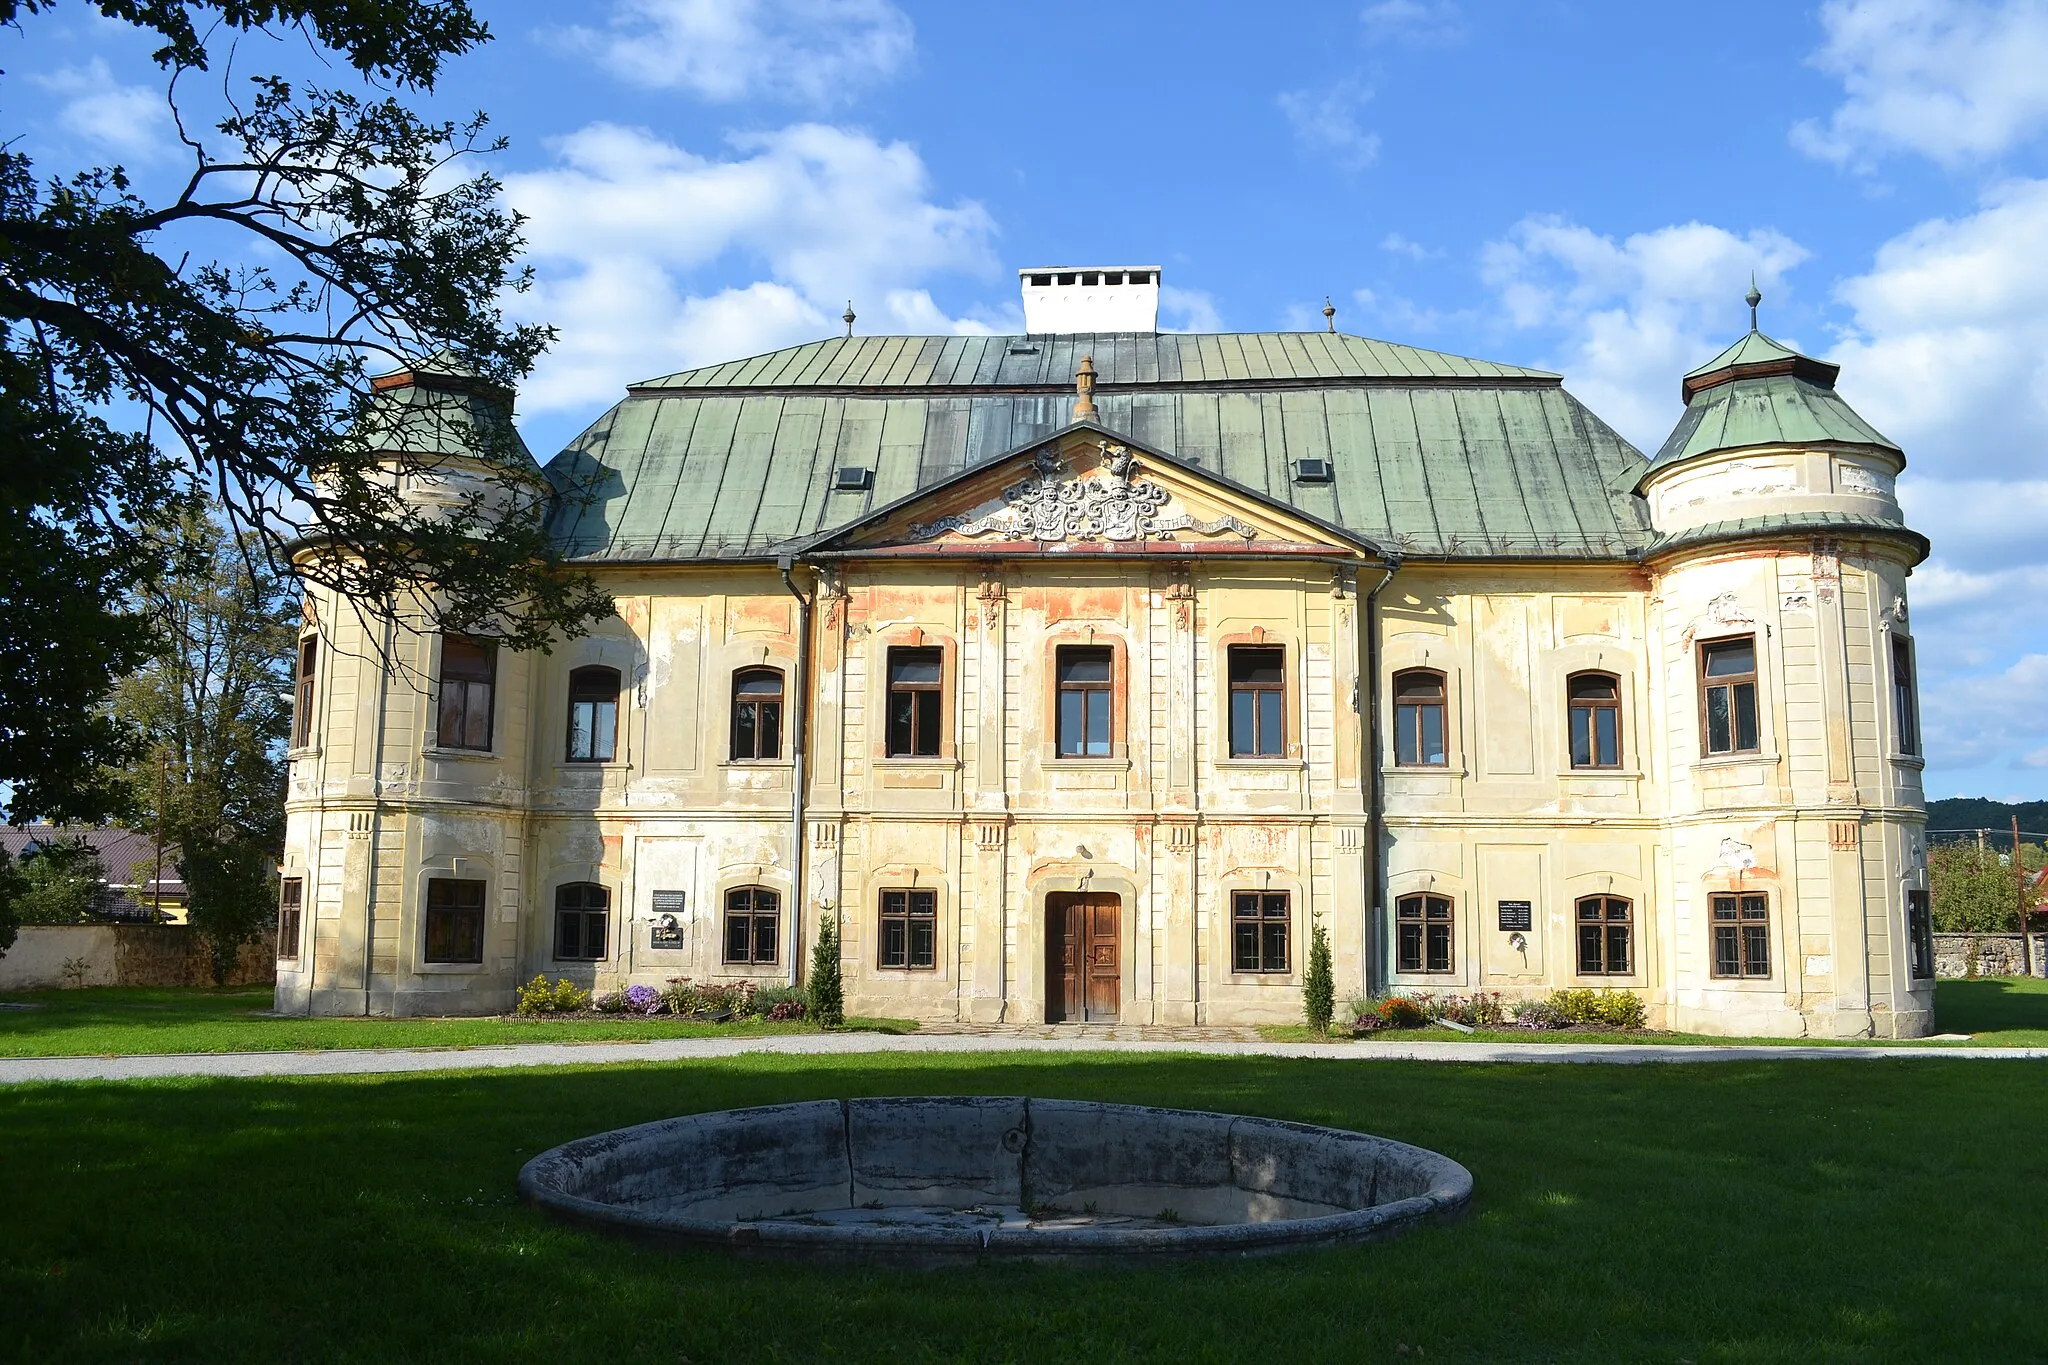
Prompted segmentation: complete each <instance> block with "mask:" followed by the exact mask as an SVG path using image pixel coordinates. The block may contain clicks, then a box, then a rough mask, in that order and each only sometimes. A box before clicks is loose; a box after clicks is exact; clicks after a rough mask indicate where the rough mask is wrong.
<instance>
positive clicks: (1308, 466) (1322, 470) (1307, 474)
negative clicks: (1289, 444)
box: [1294, 455, 1337, 483]
mask: <svg viewBox="0 0 2048 1365" xmlns="http://www.w3.org/2000/svg"><path fill="white" fill-rule="evenodd" d="M1336 474H1337V470H1336V466H1334V465H1332V464H1331V463H1330V462H1329V461H1328V460H1325V459H1321V458H1319V457H1317V456H1313V455H1311V456H1308V457H1306V458H1304V459H1299V460H1296V461H1295V462H1294V481H1295V482H1296V483H1328V482H1329V481H1330V480H1331V479H1333V478H1335V477H1336Z"/></svg>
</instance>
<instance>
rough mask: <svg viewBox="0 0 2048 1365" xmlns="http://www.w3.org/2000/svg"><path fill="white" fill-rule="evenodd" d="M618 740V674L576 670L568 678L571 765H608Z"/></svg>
mask: <svg viewBox="0 0 2048 1365" xmlns="http://www.w3.org/2000/svg"><path fill="white" fill-rule="evenodd" d="M618 736H619V671H618V670H617V669H616V668H595V667H593V668H579V669H576V670H575V671H574V672H572V673H570V674H569V752H568V759H569V761H570V762H571V763H609V762H611V761H612V753H613V750H614V748H615V747H616V746H617V743H618Z"/></svg>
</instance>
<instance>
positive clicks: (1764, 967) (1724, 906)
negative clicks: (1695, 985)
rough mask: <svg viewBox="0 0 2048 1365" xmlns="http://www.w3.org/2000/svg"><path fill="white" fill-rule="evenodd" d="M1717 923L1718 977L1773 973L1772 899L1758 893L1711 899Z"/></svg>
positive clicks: (1763, 975)
mask: <svg viewBox="0 0 2048 1365" xmlns="http://www.w3.org/2000/svg"><path fill="white" fill-rule="evenodd" d="M1707 904H1708V909H1709V913H1711V914H1712V916H1713V920H1714V975H1715V976H1723V977H1768V976H1769V975H1770V974H1771V898H1770V897H1769V896H1766V895H1764V894H1762V893H1761V892H1756V891H1742V892H1717V893H1715V894H1714V895H1711V896H1709V897H1707Z"/></svg>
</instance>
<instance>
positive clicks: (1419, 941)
mask: <svg viewBox="0 0 2048 1365" xmlns="http://www.w3.org/2000/svg"><path fill="white" fill-rule="evenodd" d="M1394 940H1395V945H1394V946H1395V951H1394V970H1395V971H1400V972H1448V971H1450V970H1451V901H1450V897H1448V896H1403V897H1401V899H1400V900H1398V901H1396V902H1394Z"/></svg>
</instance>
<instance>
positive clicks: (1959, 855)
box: [1927, 843, 2048, 934]
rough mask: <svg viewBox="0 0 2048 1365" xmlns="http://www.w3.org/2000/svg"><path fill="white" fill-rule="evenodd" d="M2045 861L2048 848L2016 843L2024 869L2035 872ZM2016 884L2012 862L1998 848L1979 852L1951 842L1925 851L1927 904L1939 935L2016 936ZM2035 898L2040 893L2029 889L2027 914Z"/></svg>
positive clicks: (2033, 904)
mask: <svg viewBox="0 0 2048 1365" xmlns="http://www.w3.org/2000/svg"><path fill="white" fill-rule="evenodd" d="M2044 858H2048V849H2044V848H2043V846H2042V845H2040V844H2025V843H2023V844H2021V845H2020V860H2021V862H2022V863H2023V864H2024V865H2025V866H2026V867H2027V869H2029V870H2036V869H2039V868H2040V867H2041V865H2042V862H2043V860H2044ZM2017 882H2018V879H2017V878H2016V877H2015V876H2014V875H2013V869H2012V864H2011V863H2010V862H2007V861H2005V860H2003V859H2001V858H2000V857H1999V855H1998V851H1997V850H1996V849H1986V850H1984V851H1982V852H1979V851H1978V848H1977V845H1976V844H1974V843H1955V844H1935V845H1934V846H1932V847H1931V848H1929V849H1928V850H1927V886H1928V893H1929V894H1928V901H1929V908H1930V911H1931V913H1932V915H1933V917H1934V928H1935V930H1936V931H1937V932H1938V933H1944V934H1996V933H2010V932H2017V931H2018V929H2019V927H2020V925H2019V887H2018V885H2017ZM2039 899H2040V897H2039V894H2038V892H2036V891H2033V890H2032V889H2030V890H2029V892H2028V896H2027V905H2028V909H2029V910H2030V911H2031V910H2033V909H2034V907H2035V906H2036V905H2037V904H2038V903H2039Z"/></svg>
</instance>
